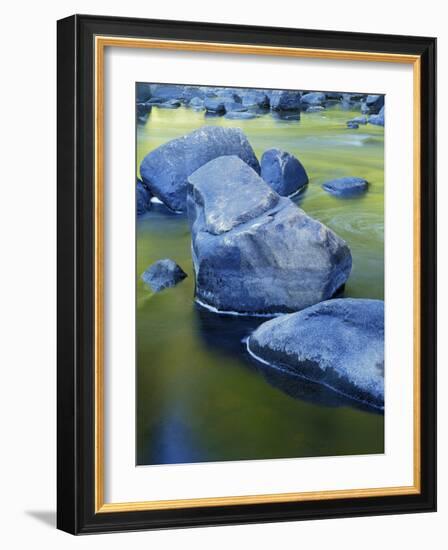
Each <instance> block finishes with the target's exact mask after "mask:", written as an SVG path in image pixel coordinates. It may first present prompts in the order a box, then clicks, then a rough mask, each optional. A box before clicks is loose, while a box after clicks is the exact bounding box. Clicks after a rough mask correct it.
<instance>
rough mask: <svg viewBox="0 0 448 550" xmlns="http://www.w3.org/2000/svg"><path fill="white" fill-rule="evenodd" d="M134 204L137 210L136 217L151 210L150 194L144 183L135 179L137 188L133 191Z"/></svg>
mask: <svg viewBox="0 0 448 550" xmlns="http://www.w3.org/2000/svg"><path fill="white" fill-rule="evenodd" d="M135 202H136V208H137V216H140V215H142V214H144V213H145V212H147V211H148V210H149V209H150V208H151V193H150V192H149V189H148V188H147V187H146V185H145V184H144V183H142V182H141V181H140V180H139V179H138V178H137V186H136V189H135Z"/></svg>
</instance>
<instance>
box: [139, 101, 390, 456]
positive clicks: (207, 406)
mask: <svg viewBox="0 0 448 550" xmlns="http://www.w3.org/2000/svg"><path fill="white" fill-rule="evenodd" d="M358 115H359V112H354V111H342V110H339V109H338V108H331V109H327V110H326V111H322V112H319V113H309V114H307V113H302V115H301V119H300V121H295V120H281V119H278V118H276V117H274V116H272V115H271V114H266V115H263V116H260V117H259V118H256V119H252V120H227V119H225V118H224V117H216V118H206V117H204V113H203V112H195V111H193V110H191V109H188V108H186V107H180V108H178V109H158V108H154V107H153V109H152V112H151V114H150V115H149V118H148V121H147V122H146V124H144V125H139V126H138V128H137V171H138V166H139V165H140V162H141V160H142V159H143V157H144V156H145V155H146V154H147V153H148V152H149V151H151V150H153V149H154V148H156V147H158V146H159V145H161V144H162V143H165V142H166V141H169V140H170V139H173V138H175V137H179V136H181V135H184V134H186V133H188V132H190V131H192V130H194V129H196V128H198V127H200V126H202V125H205V124H212V125H219V126H227V127H239V128H242V130H243V131H244V133H245V134H246V136H247V137H248V139H249V141H250V143H251V145H252V147H253V148H254V150H255V153H256V154H257V157H258V158H259V159H260V158H261V155H262V153H263V152H264V151H265V150H266V149H269V148H271V147H278V148H280V149H284V150H285V151H288V152H290V153H292V154H294V155H295V156H297V157H298V158H299V159H300V161H301V162H302V164H303V165H304V167H305V169H306V170H307V172H308V176H309V179H310V183H309V185H308V186H307V188H306V190H305V191H304V192H303V193H302V194H301V195H300V196H299V197H297V198H296V199H294V200H295V202H296V203H297V204H298V205H299V206H300V207H301V208H303V209H304V210H305V212H307V213H308V214H309V215H311V216H312V217H314V218H316V219H318V220H320V221H321V222H323V223H325V224H326V225H328V226H329V227H330V228H331V229H333V230H334V231H335V232H336V233H337V234H338V235H340V236H341V237H342V238H343V239H345V240H346V241H347V243H348V244H349V246H350V248H351V251H352V255H353V270H352V273H351V275H350V278H349V280H348V282H347V285H346V288H345V293H344V295H345V296H347V297H356V298H379V299H384V242H383V241H384V221H383V220H384V216H383V214H384V129H383V128H382V127H380V126H373V125H370V124H369V125H366V126H363V125H360V127H359V129H357V130H355V129H353V130H350V129H347V128H346V126H345V122H346V121H347V120H349V119H350V118H352V117H354V116H358ZM137 173H138V172H137ZM342 176H360V177H363V178H365V179H367V180H368V181H369V190H368V192H367V193H366V194H365V195H364V196H362V197H359V198H354V199H345V200H341V199H336V198H334V197H332V196H330V195H329V194H328V193H326V192H325V191H323V190H322V188H321V184H322V183H323V182H324V181H327V180H329V179H334V178H337V177H342ZM136 231H137V235H136V238H137V263H136V277H137V282H136V284H137V411H136V414H137V418H136V420H137V449H136V452H137V460H136V462H137V464H138V465H149V464H174V463H189V462H206V461H223V460H247V459H272V458H292V457H311V456H337V455H352V454H372V453H382V452H384V416H383V415H382V414H380V413H378V412H377V411H373V410H369V409H367V408H363V407H361V406H359V405H358V404H356V403H355V402H353V401H349V400H348V399H345V398H342V397H341V396H339V395H338V394H336V393H334V392H332V391H330V390H327V389H325V388H323V387H321V386H318V385H315V384H309V383H305V382H304V381H303V380H301V379H299V378H296V377H290V378H286V377H285V376H284V375H281V376H279V374H278V373H276V372H274V371H272V370H271V369H268V370H266V367H263V366H262V365H258V364H255V363H254V362H253V360H251V359H250V358H249V357H248V355H247V353H246V351H245V345H244V338H245V337H246V336H247V335H248V334H249V332H250V331H251V330H253V329H254V328H255V327H256V326H258V324H260V322H262V321H263V319H259V318H258V319H253V318H241V317H231V316H219V315H215V314H212V313H209V312H207V311H205V310H203V309H201V308H200V307H199V306H197V305H196V304H195V303H194V301H193V295H194V274H193V268H192V262H191V254H190V232H189V228H188V223H187V219H186V216H184V215H176V214H172V213H170V212H168V211H167V210H166V209H165V208H164V207H163V206H161V205H153V208H152V209H151V211H149V212H148V213H147V214H145V215H144V216H141V217H139V218H138V220H137V230H136ZM161 258H172V259H173V260H175V261H176V262H177V263H178V264H179V265H180V266H181V267H182V269H183V270H184V271H185V272H186V273H187V274H188V278H187V279H185V280H184V281H183V282H181V283H180V284H179V285H177V286H176V287H175V288H171V289H168V290H166V291H163V292H161V293H158V294H153V293H151V291H150V290H148V288H147V287H146V286H145V285H144V284H143V283H142V281H141V280H140V275H141V273H143V271H144V270H145V269H146V268H147V267H148V266H149V265H150V264H151V263H153V262H154V261H156V260H159V259H161Z"/></svg>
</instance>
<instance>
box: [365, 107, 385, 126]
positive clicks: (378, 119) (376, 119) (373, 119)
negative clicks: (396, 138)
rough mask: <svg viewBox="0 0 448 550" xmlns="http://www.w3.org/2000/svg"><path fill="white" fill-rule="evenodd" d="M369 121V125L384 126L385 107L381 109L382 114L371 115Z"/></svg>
mask: <svg viewBox="0 0 448 550" xmlns="http://www.w3.org/2000/svg"><path fill="white" fill-rule="evenodd" d="M368 121H369V124H375V125H376V126H384V107H381V109H380V112H379V113H378V114H377V115H370V116H369V119H368Z"/></svg>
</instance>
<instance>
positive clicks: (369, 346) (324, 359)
mask: <svg viewBox="0 0 448 550" xmlns="http://www.w3.org/2000/svg"><path fill="white" fill-rule="evenodd" d="M247 348H248V351H249V352H250V353H251V355H252V356H253V357H255V358H256V359H258V360H259V361H262V362H263V363H265V364H268V365H271V366H272V367H273V368H278V369H285V370H286V371H287V372H292V373H295V374H297V375H299V376H302V377H304V378H306V379H308V380H311V381H313V382H318V383H321V384H324V385H325V386H327V387H330V388H332V389H334V390H336V391H338V392H341V393H342V394H344V395H347V396H349V397H352V398H353V399H356V400H358V401H362V402H364V403H367V404H369V405H373V406H375V407H379V408H382V407H384V302H383V301H381V300H361V299H352V298H346V299H337V300H328V301H325V302H321V303H320V304H317V305H314V306H312V307H309V308H307V309H305V310H303V311H300V312H298V313H293V314H290V315H282V316H281V317H278V318H276V319H272V320H270V321H267V322H266V323H263V324H262V325H261V326H260V327H258V329H257V330H255V332H254V333H253V334H252V335H251V336H250V337H249V339H248V342H247Z"/></svg>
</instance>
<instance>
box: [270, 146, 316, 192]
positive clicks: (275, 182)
mask: <svg viewBox="0 0 448 550" xmlns="http://www.w3.org/2000/svg"><path fill="white" fill-rule="evenodd" d="M260 165H261V177H262V178H263V179H264V181H265V182H266V183H267V184H269V185H270V186H271V187H272V189H274V191H276V192H277V193H278V194H279V195H282V196H283V197H287V196H290V195H293V194H294V193H297V191H299V190H300V189H302V187H304V186H305V185H306V184H307V183H308V175H307V173H306V171H305V168H304V167H303V166H302V163H301V162H300V161H299V160H298V159H297V158H296V157H295V156H294V155H291V154H290V153H287V152H286V151H282V150H280V149H268V150H267V151H265V152H264V153H263V156H262V157H261V161H260Z"/></svg>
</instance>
